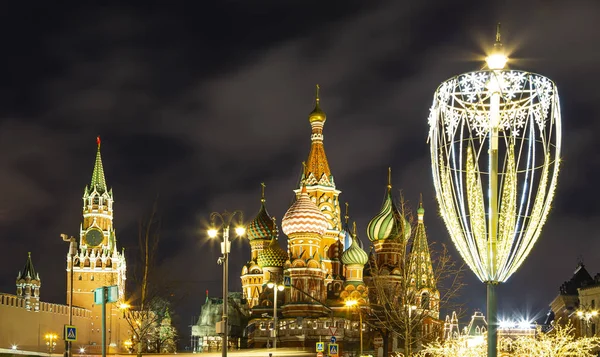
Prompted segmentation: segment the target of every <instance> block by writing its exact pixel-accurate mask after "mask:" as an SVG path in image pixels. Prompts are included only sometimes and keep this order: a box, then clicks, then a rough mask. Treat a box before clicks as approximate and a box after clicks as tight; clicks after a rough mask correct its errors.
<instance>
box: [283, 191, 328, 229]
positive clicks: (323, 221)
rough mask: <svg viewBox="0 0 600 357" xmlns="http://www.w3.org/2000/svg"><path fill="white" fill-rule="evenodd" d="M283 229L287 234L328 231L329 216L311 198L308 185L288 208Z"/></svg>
mask: <svg viewBox="0 0 600 357" xmlns="http://www.w3.org/2000/svg"><path fill="white" fill-rule="evenodd" d="M281 229H282V230H283V233H285V234H286V235H287V236H289V235H290V234H294V233H317V234H319V235H323V234H324V233H325V231H327V218H326V217H325V215H324V214H323V213H321V211H320V210H319V207H317V205H316V204H315V203H314V202H313V201H312V200H311V199H310V196H309V195H308V193H307V192H306V186H302V191H301V192H300V195H299V196H298V198H297V199H296V202H294V203H293V204H292V206H291V207H290V208H289V209H288V210H287V212H286V213H285V216H283V219H282V220H281Z"/></svg>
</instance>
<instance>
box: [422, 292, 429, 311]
mask: <svg viewBox="0 0 600 357" xmlns="http://www.w3.org/2000/svg"><path fill="white" fill-rule="evenodd" d="M421 308H422V309H425V310H427V309H429V294H428V293H423V294H422V295H421Z"/></svg>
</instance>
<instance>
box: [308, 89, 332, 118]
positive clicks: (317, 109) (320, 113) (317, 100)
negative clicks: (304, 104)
mask: <svg viewBox="0 0 600 357" xmlns="http://www.w3.org/2000/svg"><path fill="white" fill-rule="evenodd" d="M316 87H317V88H316V90H315V109H313V111H312V112H311V113H310V114H309V115H308V121H309V122H310V123H313V122H322V123H324V122H325V120H327V116H326V115H325V112H324V111H323V110H321V106H320V105H319V104H320V102H321V97H320V95H319V90H320V89H321V87H320V86H319V85H318V84H317V86H316Z"/></svg>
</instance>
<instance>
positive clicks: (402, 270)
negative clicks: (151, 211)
mask: <svg viewBox="0 0 600 357" xmlns="http://www.w3.org/2000/svg"><path fill="white" fill-rule="evenodd" d="M315 102H316V103H315V107H314V109H313V111H312V112H311V113H310V114H309V117H308V121H309V124H310V127H311V135H310V140H311V144H310V150H309V153H308V158H307V160H306V162H304V163H303V170H302V175H301V179H300V182H299V185H298V186H297V187H294V188H291V189H292V190H293V192H294V193H295V201H294V202H293V204H292V205H291V206H290V207H289V209H288V210H287V212H286V213H285V215H283V219H282V220H281V222H280V228H281V231H282V232H283V234H284V235H285V236H286V238H287V244H286V245H285V249H284V248H283V246H284V245H283V244H281V243H280V241H282V239H280V235H279V226H278V224H277V222H276V221H275V219H274V218H273V217H272V216H271V215H270V214H269V213H268V211H267V205H266V198H265V186H264V184H263V185H262V194H261V203H260V208H259V211H258V214H257V215H256V217H255V218H254V219H253V220H252V221H251V222H250V224H249V225H248V227H247V237H248V240H249V243H250V248H251V253H250V257H249V260H248V262H247V263H246V264H245V265H244V266H243V268H242V272H241V281H242V291H243V295H244V297H245V299H246V300H247V302H248V305H249V307H250V311H251V318H250V321H249V324H248V346H249V347H256V348H258V347H266V346H271V345H272V344H273V340H274V339H276V340H277V345H278V346H289V347H314V343H315V342H317V341H323V340H324V339H325V340H329V338H330V337H331V336H335V337H336V339H337V341H338V343H340V344H341V345H342V346H344V345H346V346H349V345H352V346H353V347H356V344H357V343H358V339H359V335H360V330H359V329H362V330H363V335H364V338H365V342H364V346H365V349H367V346H371V348H372V347H377V346H376V345H375V346H373V345H372V340H373V339H369V337H372V336H373V334H372V332H371V328H369V327H368V326H369V324H368V323H367V322H368V321H366V322H364V323H363V324H362V326H359V321H360V319H359V317H357V311H356V309H354V310H352V309H350V308H349V307H348V305H349V304H347V302H348V301H352V303H353V304H355V305H356V306H358V310H359V311H358V313H359V314H362V316H365V319H367V315H368V314H369V313H370V305H371V303H373V302H374V301H373V300H374V299H375V300H376V299H377V296H376V294H375V295H374V294H373V292H374V290H375V286H374V284H375V282H376V281H386V282H387V283H390V282H391V283H392V284H393V283H394V282H401V283H402V284H403V285H404V286H406V287H408V289H411V291H412V292H413V293H414V294H416V295H418V297H419V298H418V301H419V302H418V306H415V307H414V308H415V309H417V308H418V309H419V310H424V311H427V315H428V316H429V318H430V320H431V321H436V323H438V322H439V292H438V290H437V288H436V281H435V279H434V276H433V271H432V264H431V257H430V254H429V248H428V242H427V237H426V233H425V227H424V223H423V215H424V210H423V207H422V206H420V207H419V209H418V212H417V213H418V222H417V225H416V229H415V230H414V232H412V231H411V229H410V222H408V220H407V219H406V218H405V217H404V216H403V214H402V212H401V211H400V210H399V209H398V207H397V205H396V203H395V201H394V197H393V195H392V186H391V175H388V176H389V178H388V186H387V187H388V189H387V193H386V196H385V197H384V202H383V205H382V208H381V210H380V212H379V213H377V214H376V215H375V217H374V218H373V219H372V220H371V222H370V223H369V225H368V227H367V235H368V238H369V240H370V242H371V244H370V245H371V249H370V250H369V253H367V252H366V251H365V249H364V248H363V247H362V243H361V241H360V239H359V238H358V233H357V229H356V224H355V223H354V224H353V225H352V228H351V225H350V222H349V216H348V209H347V204H346V214H345V215H344V216H342V213H341V212H342V209H341V205H340V194H341V191H340V190H339V189H338V188H337V186H336V182H335V180H334V176H333V173H332V171H331V169H330V166H329V162H328V160H327V156H326V154H325V148H324V134H323V133H324V125H325V122H326V120H327V117H326V114H325V112H324V111H323V110H322V109H321V103H320V97H319V87H318V86H317V94H316V100H315ZM409 241H410V242H412V244H410V251H409V250H408V247H409ZM406 259H408V260H406ZM405 260H406V261H405ZM269 283H272V284H269ZM387 283H386V284H387ZM273 284H275V287H274V288H269V286H273ZM278 284H280V285H285V289H284V290H283V292H280V293H278V294H276V293H274V289H276V288H277V285H278ZM370 290H371V293H370ZM275 296H277V300H278V301H277V306H278V308H277V316H278V320H279V321H278V322H277V326H273V306H274V304H273V303H274V297H275ZM369 341H371V342H369Z"/></svg>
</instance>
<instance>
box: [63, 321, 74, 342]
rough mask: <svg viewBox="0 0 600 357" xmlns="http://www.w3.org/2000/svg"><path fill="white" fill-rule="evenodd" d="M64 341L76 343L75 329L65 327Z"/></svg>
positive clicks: (68, 326) (69, 326)
mask: <svg viewBox="0 0 600 357" xmlns="http://www.w3.org/2000/svg"><path fill="white" fill-rule="evenodd" d="M65 341H71V342H74V341H77V327H75V326H71V325H65Z"/></svg>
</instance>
